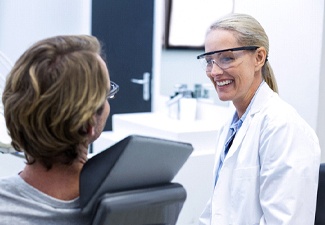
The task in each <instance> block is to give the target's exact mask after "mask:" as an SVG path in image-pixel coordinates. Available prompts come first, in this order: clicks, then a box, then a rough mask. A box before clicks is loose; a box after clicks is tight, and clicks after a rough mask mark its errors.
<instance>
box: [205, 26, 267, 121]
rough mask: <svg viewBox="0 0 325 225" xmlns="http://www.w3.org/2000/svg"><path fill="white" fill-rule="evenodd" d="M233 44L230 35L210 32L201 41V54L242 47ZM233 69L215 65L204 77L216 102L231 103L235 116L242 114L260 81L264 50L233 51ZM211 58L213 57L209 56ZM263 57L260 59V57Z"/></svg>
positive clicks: (223, 31) (232, 37)
mask: <svg viewBox="0 0 325 225" xmlns="http://www.w3.org/2000/svg"><path fill="white" fill-rule="evenodd" d="M242 46H243V45H241V44H239V43H238V42H237V39H236V37H235V35H234V32H231V31H227V30H223V29H215V30H211V31H210V32H209V33H208V34H207V36H206V40H205V52H212V51H219V50H223V49H229V48H236V47H242ZM234 53H235V55H236V60H237V61H239V63H235V65H236V66H234V67H230V68H227V69H221V68H220V67H219V66H218V65H216V64H215V63H214V64H213V67H212V70H211V72H207V76H208V77H209V78H210V80H211V82H212V83H213V85H214V86H215V89H216V91H217V93H218V96H219V98H220V100H222V101H233V103H234V105H235V107H236V109H237V111H238V113H239V115H240V114H242V113H241V111H243V112H245V110H246V108H247V106H248V105H249V103H250V101H251V99H252V98H253V96H254V93H255V92H256V90H257V88H258V87H259V85H260V84H261V82H262V72H261V68H262V66H263V65H262V64H261V62H260V61H261V60H263V63H264V60H265V55H266V54H265V50H264V48H258V49H257V50H253V51H250V50H243V51H237V52H234ZM212 57H214V56H212ZM263 57H264V58H263Z"/></svg>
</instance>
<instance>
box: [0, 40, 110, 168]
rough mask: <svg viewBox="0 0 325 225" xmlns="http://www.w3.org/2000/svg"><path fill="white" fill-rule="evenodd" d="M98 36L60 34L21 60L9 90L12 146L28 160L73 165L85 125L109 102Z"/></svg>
mask: <svg viewBox="0 0 325 225" xmlns="http://www.w3.org/2000/svg"><path fill="white" fill-rule="evenodd" d="M100 54H101V45H100V43H99V41H98V40H97V39H96V38H95V37H93V36H87V35H70V36H56V37H52V38H48V39H45V40H41V41H39V42H37V43H35V44H34V45H32V46H31V47H30V48H29V49H28V50H27V51H26V52H25V53H24V54H23V55H22V56H21V57H20V58H19V59H18V61H17V62H16V63H15V65H14V67H13V69H12V70H11V72H10V73H9V75H8V78H7V81H6V86H5V89H4V92H3V96H2V101H3V105H4V116H5V119H6V125H7V128H8V132H9V135H10V136H11V139H12V146H13V147H14V148H15V149H16V150H17V151H23V152H24V153H25V156H26V160H27V163H28V164H33V163H34V162H35V161H39V162H41V163H42V164H43V165H44V166H45V167H46V168H48V169H50V168H51V167H52V166H53V164H54V163H63V164H70V163H72V162H73V161H74V160H75V159H76V158H77V156H78V155H79V152H78V148H77V146H78V145H79V144H81V143H84V142H85V141H86V132H85V129H86V127H87V126H88V125H94V122H95V121H93V115H94V114H95V113H96V112H98V111H100V109H101V108H102V107H103V105H104V101H105V100H106V93H107V82H108V79H109V78H108V77H107V74H106V71H105V69H106V68H103V66H102V65H101V64H100V61H99V58H98V55H100Z"/></svg>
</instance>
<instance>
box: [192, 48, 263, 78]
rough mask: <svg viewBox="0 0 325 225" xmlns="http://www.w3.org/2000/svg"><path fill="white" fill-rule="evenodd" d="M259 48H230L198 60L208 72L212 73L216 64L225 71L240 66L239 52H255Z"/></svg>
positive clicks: (211, 53) (203, 56)
mask: <svg viewBox="0 0 325 225" xmlns="http://www.w3.org/2000/svg"><path fill="white" fill-rule="evenodd" d="M258 48H259V47H257V46H243V47H238V48H228V49H223V50H219V51H212V52H207V53H204V54H201V55H199V56H197V57H196V58H197V59H198V60H199V61H200V63H201V65H202V67H203V69H204V70H205V71H206V72H211V70H212V68H213V64H216V65H217V66H218V67H220V68H221V69H223V70H225V69H228V68H231V67H236V66H238V65H239V64H240V63H241V62H242V61H240V60H239V58H240V56H241V54H240V52H238V51H243V50H249V51H253V50H254V51H255V50H256V49H258Z"/></svg>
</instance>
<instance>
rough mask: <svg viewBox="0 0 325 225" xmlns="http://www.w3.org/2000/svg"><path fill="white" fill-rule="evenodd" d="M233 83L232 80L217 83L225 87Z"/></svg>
mask: <svg viewBox="0 0 325 225" xmlns="http://www.w3.org/2000/svg"><path fill="white" fill-rule="evenodd" d="M232 82H233V81H232V80H225V81H221V82H217V85H218V86H224V85H227V84H230V83H232Z"/></svg>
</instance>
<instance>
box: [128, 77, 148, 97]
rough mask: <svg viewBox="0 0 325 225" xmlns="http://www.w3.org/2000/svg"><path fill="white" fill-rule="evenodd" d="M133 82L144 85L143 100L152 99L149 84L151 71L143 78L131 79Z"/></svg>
mask: <svg viewBox="0 0 325 225" xmlns="http://www.w3.org/2000/svg"><path fill="white" fill-rule="evenodd" d="M131 82H132V83H135V84H141V85H143V100H145V101H148V100H149V99H150V92H149V87H150V86H149V85H150V73H148V72H146V73H144V74H143V79H134V78H132V79H131Z"/></svg>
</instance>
